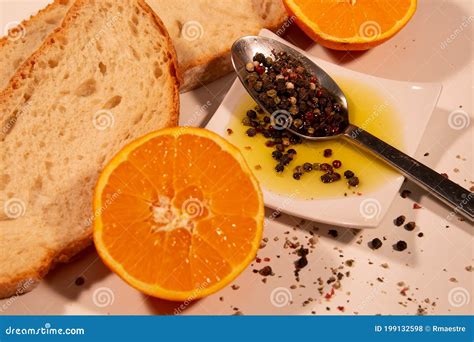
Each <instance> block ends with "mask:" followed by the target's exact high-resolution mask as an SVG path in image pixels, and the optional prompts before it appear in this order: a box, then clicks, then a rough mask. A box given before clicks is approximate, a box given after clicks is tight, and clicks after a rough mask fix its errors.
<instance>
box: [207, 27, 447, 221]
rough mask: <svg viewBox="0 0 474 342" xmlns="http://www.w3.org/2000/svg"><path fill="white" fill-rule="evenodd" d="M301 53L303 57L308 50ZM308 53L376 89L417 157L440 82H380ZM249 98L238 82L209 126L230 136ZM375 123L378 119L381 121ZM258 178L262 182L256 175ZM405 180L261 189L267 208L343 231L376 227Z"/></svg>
mask: <svg viewBox="0 0 474 342" xmlns="http://www.w3.org/2000/svg"><path fill="white" fill-rule="evenodd" d="M260 35H262V36H266V37H269V38H273V39H276V40H279V41H281V42H282V43H284V44H287V45H289V46H291V47H293V48H295V49H297V48H296V47H294V46H293V45H291V44H290V43H288V42H286V41H284V40H283V39H281V38H280V37H278V36H276V35H274V34H273V33H272V32H270V31H267V30H263V31H262V32H261V33H260ZM297 50H298V51H300V52H301V53H303V54H305V52H304V51H302V50H300V49H297ZM305 55H306V56H307V57H308V58H310V59H311V60H313V61H314V62H315V63H316V64H318V65H319V66H320V67H321V68H323V69H324V70H325V71H326V72H327V73H328V74H330V75H331V76H334V77H335V78H343V79H350V80H353V81H356V82H358V83H362V84H365V85H367V86H370V87H371V88H376V89H377V90H378V91H379V92H380V94H381V95H382V97H383V98H385V99H386V101H389V102H390V103H391V105H392V106H393V108H394V111H395V113H397V115H398V118H397V119H398V121H399V122H400V127H399V128H398V129H399V130H400V136H401V146H403V147H402V148H401V149H402V150H403V151H404V152H405V153H407V154H408V155H410V156H413V155H414V153H415V152H416V149H417V148H418V145H419V143H420V141H421V138H422V136H423V132H424V131H425V128H426V126H427V124H428V122H429V119H430V117H431V114H432V112H433V110H434V108H435V106H436V103H437V101H438V98H439V95H440V93H441V88H442V86H441V84H437V83H412V82H400V81H393V80H387V79H382V78H378V77H374V76H370V75H366V74H363V73H358V72H355V71H352V70H349V69H346V68H343V67H340V66H338V65H335V64H332V63H328V62H326V61H323V60H320V59H318V58H314V57H312V56H310V55H308V54H305ZM246 96H247V92H246V90H245V89H244V87H243V86H242V85H241V83H240V81H239V80H238V79H236V80H235V81H234V84H233V85H232V87H231V89H230V90H229V92H228V93H227V95H226V97H225V98H224V100H223V102H222V104H221V105H220V107H219V108H218V109H217V111H216V113H215V114H214V115H213V117H212V118H211V120H210V121H209V123H208V124H207V126H206V128H208V129H209V130H212V131H214V132H216V133H218V134H219V135H221V136H223V137H226V136H227V134H226V130H227V128H228V126H229V123H230V121H231V119H232V115H235V111H236V108H238V106H239V105H240V104H241V103H242V101H243V99H245V97H246ZM373 120H378V117H375V118H374V119H373ZM387 129H390V127H388V128H387ZM256 176H257V178H259V174H258V173H256ZM402 182H403V176H401V175H399V174H396V173H393V174H392V175H391V176H389V177H385V179H384V182H383V183H381V184H380V185H379V186H377V187H376V188H374V189H372V190H371V191H370V192H365V193H363V194H361V195H360V196H348V197H340V198H314V199H303V198H296V197H291V196H285V195H283V194H278V193H275V192H273V191H270V190H269V189H267V188H266V187H265V186H262V191H263V194H264V200H265V205H266V206H268V207H270V208H273V209H276V210H278V211H281V212H285V213H288V214H291V215H295V216H298V217H301V218H305V219H309V220H312V221H317V222H322V223H327V224H335V225H339V226H344V227H350V228H375V227H377V226H378V224H379V223H380V221H381V220H382V218H383V216H384V215H385V213H386V212H387V210H388V208H389V206H390V204H391V203H392V201H393V199H394V198H395V196H396V195H397V193H398V190H399V189H400V186H401V184H402Z"/></svg>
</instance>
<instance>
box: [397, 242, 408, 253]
mask: <svg viewBox="0 0 474 342" xmlns="http://www.w3.org/2000/svg"><path fill="white" fill-rule="evenodd" d="M407 246H408V245H407V243H406V242H405V241H402V240H400V241H398V242H397V243H396V244H395V246H394V249H395V250H396V251H399V252H401V251H404V250H405V249H407Z"/></svg>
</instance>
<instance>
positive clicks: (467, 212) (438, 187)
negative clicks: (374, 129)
mask: <svg viewBox="0 0 474 342" xmlns="http://www.w3.org/2000/svg"><path fill="white" fill-rule="evenodd" d="M344 136H345V137H346V138H348V139H349V140H350V141H352V142H354V143H356V144H357V145H359V146H360V147H362V148H364V149H366V150H368V151H370V152H372V153H373V154H375V155H376V156H377V157H379V158H381V159H382V160H384V161H385V162H387V163H388V164H390V165H391V166H392V167H394V168H395V169H397V170H398V171H400V172H401V173H402V174H403V175H404V176H405V177H407V178H408V179H410V180H411V181H413V182H415V183H416V184H418V185H419V186H420V187H422V188H424V189H425V190H427V191H429V192H430V193H431V194H433V195H434V196H436V197H437V198H439V199H440V200H441V201H443V202H444V203H446V204H447V205H449V206H450V207H451V208H453V210H454V212H457V213H459V214H462V215H463V216H465V217H466V218H468V219H469V220H470V221H471V222H472V221H473V220H474V193H472V192H470V191H468V190H466V189H464V188H463V187H461V186H459V185H458V184H456V183H454V182H452V181H450V180H449V179H447V178H445V177H443V176H442V175H440V174H439V173H438V172H436V171H434V170H433V169H430V168H429V167H427V166H426V165H423V164H422V163H420V162H418V161H416V160H415V159H413V158H411V157H410V156H408V155H406V154H405V153H403V152H401V151H399V150H398V149H396V148H395V147H393V146H391V145H389V144H387V143H385V142H383V141H382V140H380V139H379V138H377V137H375V136H373V135H372V134H370V133H369V132H367V131H365V130H363V129H362V128H359V127H357V126H354V125H349V127H348V128H347V129H346V131H345V132H344Z"/></svg>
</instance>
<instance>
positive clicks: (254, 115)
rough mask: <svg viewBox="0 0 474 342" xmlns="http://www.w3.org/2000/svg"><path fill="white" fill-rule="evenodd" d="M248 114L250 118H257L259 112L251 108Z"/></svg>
mask: <svg viewBox="0 0 474 342" xmlns="http://www.w3.org/2000/svg"><path fill="white" fill-rule="evenodd" d="M247 116H248V117H249V118H250V119H255V118H256V117H257V112H255V111H254V110H252V109H250V110H248V111H247Z"/></svg>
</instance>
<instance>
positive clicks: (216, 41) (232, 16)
mask: <svg viewBox="0 0 474 342" xmlns="http://www.w3.org/2000/svg"><path fill="white" fill-rule="evenodd" d="M147 2H148V4H149V5H150V7H151V8H153V9H154V10H155V12H156V13H157V14H158V15H159V16H160V18H161V19H162V20H163V22H164V24H165V26H166V27H167V29H168V31H169V33H170V36H171V39H172V41H173V43H174V44H175V47H176V51H177V55H178V60H179V68H180V72H181V74H182V75H183V84H182V86H181V91H182V92H184V91H188V90H191V89H194V88H196V87H199V86H201V85H203V84H206V83H209V82H211V81H213V80H215V79H217V78H219V77H221V76H223V75H225V74H226V73H228V72H230V71H231V70H232V66H231V63H230V48H231V46H232V43H233V42H234V41H235V40H236V39H237V38H239V37H241V36H244V35H252V34H257V33H258V32H259V31H260V30H261V29H262V28H268V29H271V30H276V29H277V28H278V27H279V26H280V25H281V24H282V23H283V22H284V20H285V18H286V11H285V8H284V6H283V4H282V1H281V0H237V1H236V0H219V1H215V0H192V1H190V0H147ZM71 3H72V0H55V1H54V3H53V4H51V5H49V6H48V7H46V8H45V9H44V10H42V11H40V12H39V13H38V14H37V15H35V16H33V17H32V18H31V19H30V20H27V21H24V22H23V23H22V24H21V25H20V26H19V28H17V30H19V31H20V33H19V34H20V35H21V33H23V37H22V38H21V39H11V38H10V39H8V37H4V38H2V40H0V70H2V71H1V74H0V88H3V85H4V84H6V83H7V82H8V81H9V79H10V78H11V76H12V75H13V73H14V72H15V70H16V68H17V67H18V65H19V64H20V62H21V61H23V60H25V59H26V58H28V57H29V56H30V55H31V54H32V53H33V52H34V51H35V50H36V48H37V47H38V46H39V45H41V42H42V41H43V39H44V36H45V35H46V34H48V33H49V32H51V31H52V30H53V29H54V28H55V25H57V23H58V22H60V18H62V17H63V16H64V14H65V13H66V11H67V10H68V8H69V7H70V5H71ZM17 35H18V33H17Z"/></svg>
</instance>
